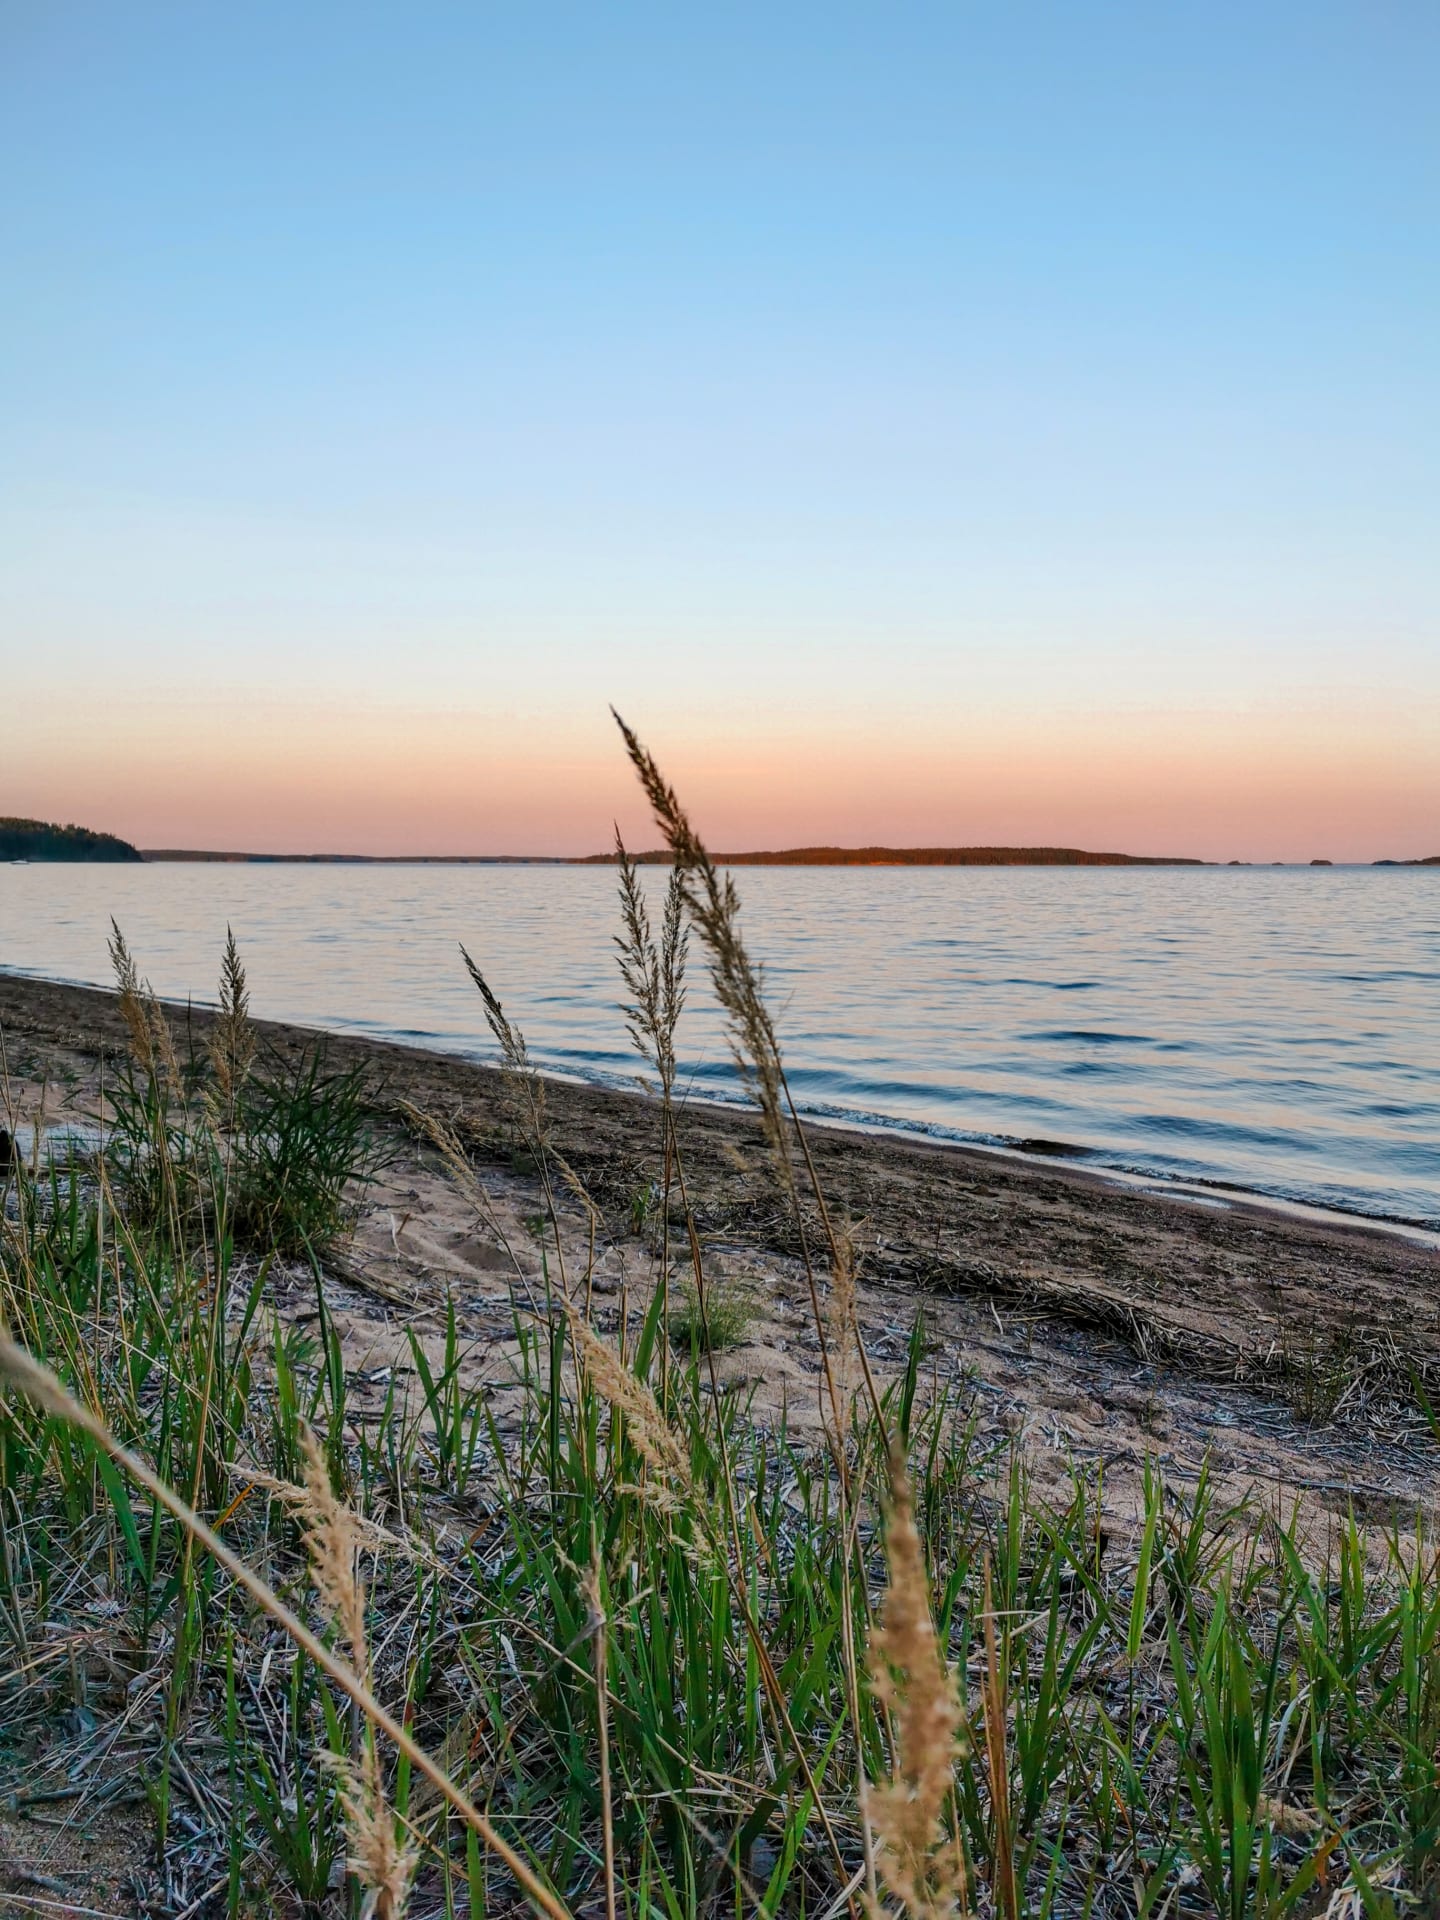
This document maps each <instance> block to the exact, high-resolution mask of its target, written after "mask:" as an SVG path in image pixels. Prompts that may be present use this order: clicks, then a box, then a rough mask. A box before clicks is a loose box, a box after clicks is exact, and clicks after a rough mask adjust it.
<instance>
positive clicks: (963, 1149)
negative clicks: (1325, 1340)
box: [0, 965, 1440, 1250]
mask: <svg viewBox="0 0 1440 1920" xmlns="http://www.w3.org/2000/svg"><path fill="white" fill-rule="evenodd" d="M5 981H15V982H22V983H27V984H30V985H33V986H36V987H40V988H46V987H54V988H58V989H62V990H65V991H73V992H75V993H80V994H87V995H98V996H100V997H101V998H102V999H113V997H114V996H113V994H112V993H111V991H110V989H109V988H107V987H101V986H97V985H95V984H93V983H92V982H89V981H83V980H71V979H65V978H57V977H56V976H53V975H48V974H39V973H33V972H30V971H28V970H26V969H24V968H8V967H5V966H3V965H0V982H5ZM157 997H158V998H159V1001H160V1004H161V1005H162V1006H163V1007H165V1008H166V1009H168V1010H169V1011H171V1012H172V1013H173V1014H175V1015H177V1016H180V1017H182V1018H183V1017H186V1016H187V1015H195V1016H201V1017H206V1018H208V1017H209V1016H210V1015H211V1014H213V1012H214V1007H213V1004H212V1003H210V1002H208V1001H199V1000H189V1001H185V1000H176V999H168V998H166V997H165V996H163V995H161V996H157ZM0 1024H3V1023H0ZM256 1025H257V1027H259V1028H260V1029H262V1030H274V1031H276V1032H286V1033H291V1032H293V1033H297V1034H302V1033H303V1034H310V1035H314V1036H316V1037H318V1038H323V1039H325V1040H327V1041H334V1042H342V1041H343V1042H345V1043H347V1044H353V1045H355V1046H358V1047H361V1048H374V1049H376V1050H378V1051H379V1052H380V1053H381V1054H386V1055H388V1054H390V1053H394V1054H397V1055H401V1056H409V1055H415V1056H421V1057H425V1058H431V1059H434V1060H436V1061H446V1062H455V1063H458V1064H460V1065H462V1066H466V1067H471V1068H474V1069H475V1070H476V1071H477V1072H478V1073H482V1074H485V1073H489V1074H496V1073H498V1069H497V1068H496V1067H494V1066H493V1065H492V1064H491V1063H490V1062H489V1061H487V1060H486V1059H485V1058H483V1057H481V1056H480V1055H478V1054H475V1053H472V1052H468V1051H465V1050H462V1049H460V1048H448V1047H443V1046H434V1045H430V1046H427V1045H425V1044H424V1042H423V1041H422V1040H414V1041H411V1040H403V1039H398V1038H397V1039H390V1038H384V1037H381V1036H379V1035H376V1034H373V1033H370V1032H367V1031H364V1030H363V1029H360V1028H357V1027H354V1026H335V1027H313V1026H310V1025H308V1024H306V1023H304V1022H300V1021H283V1020H282V1021H274V1020H257V1022H256ZM535 1066H536V1071H537V1072H538V1073H539V1074H540V1075H541V1077H542V1078H543V1079H544V1080H545V1081H546V1082H547V1083H549V1084H553V1085H555V1086H557V1087H574V1088H577V1089H583V1090H588V1091H589V1092H592V1093H594V1094H596V1095H598V1096H600V1097H602V1098H603V1097H606V1096H610V1095H613V1096H616V1097H618V1098H621V1099H634V1098H639V1099H641V1100H644V1099H646V1098H647V1096H646V1095H645V1094H644V1093H643V1092H642V1091H641V1090H640V1088H639V1087H638V1085H636V1084H634V1083H633V1082H628V1083H627V1080H626V1077H625V1076H621V1075H609V1074H601V1073H595V1074H584V1073H579V1072H576V1071H574V1070H573V1069H567V1068H563V1067H557V1066H555V1065H553V1064H549V1063H546V1062H545V1061H543V1060H542V1059H537V1060H536V1062H535ZM681 1100H682V1105H683V1106H684V1107H686V1108H688V1109H704V1110H706V1111H707V1112H714V1113H716V1114H718V1115H729V1116H745V1115H749V1116H751V1117H752V1118H753V1115H754V1109H753V1107H751V1106H750V1105H749V1104H748V1103H747V1102H746V1101H745V1100H744V1099H743V1098H742V1097H739V1096H731V1095H728V1094H724V1093H719V1092H713V1091H706V1090H696V1089H694V1088H693V1087H691V1088H687V1089H686V1090H685V1091H684V1093H683V1094H682V1096H681ZM796 1104H797V1107H798V1110H799V1112H800V1116H801V1119H802V1120H803V1122H804V1125H805V1130H806V1133H807V1135H808V1134H811V1133H827V1132H834V1133H837V1134H842V1135H854V1136H858V1137H859V1138H860V1139H862V1140H868V1141H870V1142H872V1143H873V1144H874V1145H875V1146H876V1147H877V1148H878V1147H880V1146H882V1145H893V1146H902V1147H905V1146H908V1147H911V1148H914V1149H916V1150H917V1151H936V1152H941V1153H944V1152H954V1153H958V1154H960V1155H962V1156H965V1155H968V1156H978V1157H979V1158H980V1159H982V1160H984V1159H990V1158H993V1159H996V1160H999V1161H1001V1162H1005V1163H1012V1164H1013V1163H1018V1164H1019V1165H1021V1166H1027V1167H1033V1168H1036V1169H1039V1170H1050V1171H1055V1172H1059V1171H1067V1172H1069V1173H1072V1174H1075V1175H1083V1176H1085V1177H1087V1178H1088V1179H1090V1180H1092V1181H1094V1182H1096V1183H1098V1184H1099V1185H1101V1186H1109V1187H1116V1188H1121V1189H1129V1190H1131V1191H1134V1192H1136V1193H1141V1194H1150V1195H1151V1196H1152V1197H1154V1198H1156V1199H1160V1200H1167V1201H1171V1202H1174V1203H1176V1204H1184V1205H1189V1206H1192V1207H1193V1206H1207V1207H1214V1208H1221V1207H1223V1208H1225V1209H1226V1210H1233V1209H1244V1210H1247V1211H1250V1212H1260V1213H1264V1214H1269V1215H1273V1216H1275V1217H1276V1218H1277V1219H1281V1220H1294V1221H1298V1222H1301V1223H1305V1222H1308V1223H1310V1224H1312V1225H1314V1226H1317V1227H1326V1226H1329V1227H1333V1228H1337V1229H1342V1230H1343V1229H1345V1228H1347V1227H1357V1226H1358V1227H1360V1228H1363V1229H1368V1230H1370V1231H1372V1232H1375V1233H1381V1234H1387V1235H1393V1236H1395V1237H1397V1238H1399V1239H1402V1240H1406V1241H1409V1242H1411V1243H1413V1244H1415V1245H1417V1246H1421V1247H1426V1248H1430V1249H1435V1250H1440V1220H1434V1219H1422V1218H1417V1217H1415V1216H1413V1215H1406V1214H1397V1213H1385V1212H1381V1211H1378V1210H1375V1211H1371V1210H1367V1209H1362V1208H1360V1207H1358V1206H1355V1207H1345V1206H1339V1205H1327V1204H1325V1203H1324V1202H1322V1201H1315V1200H1307V1199H1303V1198H1300V1197H1298V1196H1297V1195H1294V1194H1287V1193H1283V1192H1275V1191H1270V1190H1267V1189H1265V1188H1263V1187H1247V1186H1245V1185H1244V1184H1243V1183H1242V1182H1240V1181H1235V1180H1228V1179H1225V1178H1223V1177H1221V1176H1219V1175H1206V1174H1204V1173H1178V1172H1177V1173H1172V1172H1168V1171H1166V1170H1164V1169H1161V1168H1154V1167H1146V1166H1144V1165H1143V1164H1135V1163H1133V1162H1132V1163H1130V1164H1126V1163H1125V1162H1124V1161H1122V1160H1120V1159H1119V1158H1118V1157H1116V1158H1111V1157H1110V1150H1109V1149H1107V1148H1104V1147H1092V1146H1087V1145H1085V1144H1084V1143H1082V1142H1079V1141H1061V1140H1054V1141H1052V1140H1043V1141H1042V1140H1039V1139H1036V1140H1034V1141H1033V1142H1032V1141H1029V1140H1025V1139H1018V1138H1017V1139H1014V1140H1011V1139H1009V1138H1007V1137H1005V1136H996V1135H985V1134H981V1133H978V1132H977V1133H973V1134H972V1133H967V1132H965V1131H963V1130H962V1129H959V1128H951V1127H947V1126H945V1125H944V1124H943V1123H941V1122H934V1121H924V1120H906V1119H903V1118H899V1117H893V1116H890V1115H887V1114H880V1113H872V1112H864V1111H860V1110H856V1111H854V1112H846V1111H843V1110H839V1109H835V1108H817V1107H814V1106H810V1105H807V1104H806V1103H805V1102H804V1101H803V1100H801V1099H800V1098H798V1097H797V1101H796Z"/></svg>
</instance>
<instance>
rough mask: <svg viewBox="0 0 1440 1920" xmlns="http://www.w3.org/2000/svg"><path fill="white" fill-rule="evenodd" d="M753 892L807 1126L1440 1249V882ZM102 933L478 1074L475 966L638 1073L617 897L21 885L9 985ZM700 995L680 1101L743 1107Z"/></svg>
mask: <svg viewBox="0 0 1440 1920" xmlns="http://www.w3.org/2000/svg"><path fill="white" fill-rule="evenodd" d="M650 878H651V879H653V880H657V881H658V880H659V878H660V876H658V875H656V874H653V873H652V874H651V875H650ZM737 878H738V881H739V884H740V888H741V892H742V896H743V898H744V901H745V925H746V929H747V933H748V936H749V939H750V942H751V945H752V948H753V949H754V951H755V952H756V953H757V954H758V955H759V956H761V957H762V958H763V960H764V961H765V963H766V967H767V970H768V975H769V980H770V987H771V997H772V1000H773V1002H774V1005H775V1009H776V1012H777V1016H778V1024H779V1028H780V1033H781V1037H782V1041H783V1043H784V1045H785V1048H786V1052H787V1058H788V1061H789V1064H790V1066H791V1069H792V1080H793V1083H794V1086H795V1090H796V1094H797V1097H798V1098H799V1099H800V1100H801V1101H802V1102H803V1104H804V1106H805V1107H806V1108H807V1109H809V1110H810V1111H811V1112H813V1113H816V1114H822V1115H832V1116H846V1117H851V1118H856V1119H863V1120H869V1121H871V1122H880V1123H882V1124H900V1125H904V1126H906V1127H908V1128H910V1129H911V1130H923V1131H926V1132H930V1133H935V1134H940V1135H942V1136H950V1137H957V1138H964V1139H972V1140H973V1139H980V1140H987V1141H999V1142H1014V1141H1017V1140H1026V1139H1035V1138H1043V1139H1046V1140H1051V1141H1061V1142H1067V1143H1070V1144H1072V1145H1074V1146H1075V1147H1077V1148H1084V1149H1088V1150H1089V1152H1090V1153H1091V1154H1092V1155H1093V1156H1094V1157H1095V1158H1096V1159H1097V1160H1098V1161H1100V1162H1102V1163H1104V1164H1107V1165H1110V1166H1119V1167H1126V1168H1130V1169H1133V1170H1135V1171H1138V1172H1141V1173H1144V1174H1146V1175H1153V1176H1161V1177H1175V1178H1184V1179H1190V1180H1194V1179H1200V1180H1207V1181H1221V1182H1230V1183H1234V1184H1237V1185H1239V1186H1242V1187H1246V1188H1251V1189H1254V1190H1255V1191H1257V1192H1262V1193H1269V1194H1275V1195H1283V1196H1286V1197H1289V1198H1291V1199H1299V1200H1305V1201H1311V1202H1316V1203H1319V1204H1322V1205H1330V1206H1340V1207H1344V1208H1348V1209H1353V1210H1358V1211H1361V1212H1368V1213H1377V1214H1388V1215H1391V1216H1393V1217H1396V1218H1400V1219H1407V1220H1413V1221H1418V1222H1424V1223H1426V1224H1431V1225H1436V1224H1440V869H1428V870H1427V869H1419V870H1415V869H1406V870H1398V871H1397V870H1393V869H1384V868H1381V869H1371V868H1340V867H1337V868H1332V869H1328V870H1327V869H1317V870H1312V869H1274V868H1254V869H1225V868H1220V869H1215V870H1208V869H1199V870H1194V869H1174V870H1166V869H1133V870H1132V869H1115V868H1080V869H1055V868H1031V869H1024V868H1020V869H1016V868H973V867H972V868H948V869H929V870H908V871H907V870H897V869H852V870H844V869H828V870H826V869H797V868H761V869H748V870H742V871H741V872H740V873H739V874H738V876H737ZM112 913H113V914H114V915H115V916H116V918H117V919H118V920H119V922H120V924H121V926H122V927H123V928H124V930H125V933H126V936H127V938H128V939H129V941H130V944H131V946H132V948H133V949H134V952H135V954H136V956H137V959H138V961H139V964H140V967H141V970H142V972H143V973H145V974H146V975H148V977H149V979H150V981H151V983H152V985H153V986H154V987H155V989H156V990H157V991H158V992H159V993H161V994H164V995H167V996H178V997H181V998H183V997H185V996H186V995H193V996H194V997H195V998H196V999H206V998H209V997H211V995H212V994H213V991H214V988H213V982H214V979H215V974H216V964H217V959H218V955H219V948H220V944H221V941H222V940H223V938H224V933H225V927H226V924H227V922H228V923H229V924H231V925H233V927H234V929H235V932H236V935H237V937H238V938H239V940H240V942H241V945H242V949H243V951H244V954H245V958H246V962H247V965H248V967H249V972H250V980H251V989H252V997H253V1002H254V1008H255V1011H256V1012H257V1013H258V1014H262V1015H267V1016H269V1017H272V1018H275V1019H282V1020H296V1021H301V1022H306V1023H310V1024H313V1025H319V1026H328V1027H335V1028H344V1029H347V1030H350V1031H361V1032H364V1033H369V1034H373V1035H375V1036H377V1037H380V1038H384V1039H389V1040H398V1041H402V1042H409V1043H411V1044H416V1045H425V1046H432V1047H439V1048H443V1049H445V1050H447V1051H451V1052H455V1053H461V1054H466V1055H472V1056H475V1057H479V1058H485V1057H488V1056H489V1055H490V1054H491V1052H492V1049H491V1047H490V1044H489V1036H488V1034H487V1032H486V1030H485V1027H484V1023H483V1021H482V1019H481V1017H480V1008H479V1003H478V998H477V996H476V994H475V992H474V990H473V988H472V987H470V985H469V984H468V982H467V980H466V978H465V975H464V972H463V969H462V967H461V965H460V960H459V954H458V952H457V944H456V943H457V942H458V941H460V940H463V941H464V942H465V943H466V945H467V946H468V947H469V948H470V951H471V952H472V953H473V954H474V956H475V958H476V959H477V961H478V962H479V963H480V965H481V967H482V968H483V969H484V971H485V973H486V974H487V976H488V977H489V979H490V981H491V983H492V985H493V986H494V987H495V989H496V991H497V992H498V993H499V994H500V996H501V998H502V999H503V1000H504V1002H505V1005H506V1008H507V1010H508V1012H509V1013H510V1015H511V1017H512V1018H513V1019H515V1020H516V1021H517V1022H518V1023H519V1024H520V1025H521V1026H522V1027H523V1029H524V1031H525V1033H526V1036H527V1038H528V1040H529V1042H530V1046H531V1050H532V1052H533V1053H534V1054H535V1056H536V1057H537V1059H539V1060H540V1061H541V1062H543V1063H545V1064H547V1065H549V1066H551V1067H554V1068H556V1069H559V1070H561V1071H564V1072H567V1073H570V1074H576V1075H581V1076H583V1077H585V1078H588V1079H595V1080H602V1081H605V1080H609V1081H613V1080H616V1079H620V1078H623V1077H624V1076H626V1075H628V1074H630V1073H632V1072H633V1071H634V1070H635V1063H634V1062H633V1061H632V1060H631V1058H630V1057H629V1055H628V1054H627V1052H626V1050H625V1036H624V1029H623V1025H622V1022H621V1019H620V1016H619V1012H618V1001H619V997H620V996H619V988H618V982H617V976H616V972H615V967H614V962H613V948H612V947H611V944H610V941H611V935H612V933H613V932H614V931H615V926H616V916H615V912H614V874H613V872H612V871H611V870H609V869H608V868H588V867H441V868H436V867H378V868H377V867H372V868H363V867H362V868H356V867H243V866H235V867H227V866H180V865H177V866H144V867H104V866H83V867H65V866H39V865H37V866H29V867H22V866H0V967H5V968H8V969H11V970H14V971H19V972H28V973H36V974H43V975H50V976H53V977H56V978H61V979H68V980H77V981H93V982H102V983H103V982H105V981H106V980H107V979H108V967H107V960H106V951H105V940H106V933H107V929H108V925H109V917H110V915H111V914H112ZM702 972H703V969H702V968H701V966H700V964H699V962H698V958H697V959H696V960H695V961H694V963H693V964H692V977H693V981H694V990H693V992H692V996H691V1004H690V1007H689V1008H688V1009H687V1014H686V1029H687V1038H686V1042H685V1046H684V1053H685V1058H686V1061H687V1071H688V1079H689V1082H690V1085H691V1086H692V1088H693V1090H694V1091H695V1092H696V1093H698V1094H702V1095H704V1096H705V1097H708V1098H714V1097H720V1098H724V1097H727V1096H729V1097H733V1096H734V1092H735V1079H734V1075H733V1073H732V1071H731V1069H730V1066H729V1063H728V1057H727V1054H726V1049H725V1044H724V1040H723V1037H722V1034H721V1031H720V1027H719V1023H718V1020H717V1018H716V1016H715V1012H714V1009H713V1007H712V1005H711V1004H710V1000H709V996H708V993H707V992H706V991H705V988H704V982H703V978H702Z"/></svg>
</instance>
